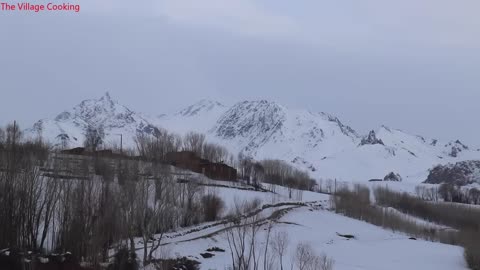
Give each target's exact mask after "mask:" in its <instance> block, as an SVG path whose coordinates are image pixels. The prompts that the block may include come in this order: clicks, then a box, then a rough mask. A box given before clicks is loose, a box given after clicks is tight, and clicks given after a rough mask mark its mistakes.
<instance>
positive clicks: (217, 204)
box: [202, 194, 225, 221]
mask: <svg viewBox="0 0 480 270" xmlns="http://www.w3.org/2000/svg"><path fill="white" fill-rule="evenodd" d="M202 206H203V216H204V220H205V221H215V220H217V219H218V217H219V216H220V214H221V212H222V210H223V209H224V207H225V204H224V202H223V200H222V198H220V197H218V196H216V195H211V194H210V195H205V196H203V197H202Z"/></svg>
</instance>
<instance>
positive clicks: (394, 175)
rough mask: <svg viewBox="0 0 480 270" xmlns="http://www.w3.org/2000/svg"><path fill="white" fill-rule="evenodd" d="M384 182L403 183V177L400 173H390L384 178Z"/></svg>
mask: <svg viewBox="0 0 480 270" xmlns="http://www.w3.org/2000/svg"><path fill="white" fill-rule="evenodd" d="M383 181H395V182H401V181H402V177H401V176H400V174H398V173H394V172H390V173H388V174H387V175H385V177H384V178H383Z"/></svg>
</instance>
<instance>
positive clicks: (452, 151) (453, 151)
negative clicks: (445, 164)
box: [445, 140, 468, 157]
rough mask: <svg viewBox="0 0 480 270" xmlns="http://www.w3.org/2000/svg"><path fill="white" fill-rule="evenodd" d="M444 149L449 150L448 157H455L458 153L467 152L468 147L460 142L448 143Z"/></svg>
mask: <svg viewBox="0 0 480 270" xmlns="http://www.w3.org/2000/svg"><path fill="white" fill-rule="evenodd" d="M445 147H447V148H449V152H448V155H449V156H451V157H457V156H458V154H459V153H460V152H462V151H464V150H468V146H466V145H464V144H463V143H462V142H460V140H456V141H454V142H450V143H448V144H446V145H445Z"/></svg>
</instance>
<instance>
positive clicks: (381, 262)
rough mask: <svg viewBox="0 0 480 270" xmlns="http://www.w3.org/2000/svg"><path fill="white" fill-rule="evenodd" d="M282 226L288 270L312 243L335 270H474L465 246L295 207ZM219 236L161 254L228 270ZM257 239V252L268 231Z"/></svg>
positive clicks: (182, 244)
mask: <svg viewBox="0 0 480 270" xmlns="http://www.w3.org/2000/svg"><path fill="white" fill-rule="evenodd" d="M280 222H281V223H276V224H275V225H274V227H273V229H272V234H274V233H275V232H279V231H282V232H287V234H288V235H289V245H288V248H287V251H286V253H285V258H284V265H285V266H286V267H285V268H286V269H290V265H291V264H292V263H293V254H294V253H295V248H296V246H297V244H299V243H308V244H310V245H311V246H312V247H313V248H314V249H315V251H316V252H317V253H318V254H321V253H326V254H327V255H328V256H329V257H330V258H332V259H333V260H334V261H335V264H334V269H335V270H351V269H365V270H367V269H368V270H383V269H392V270H403V269H425V270H430V269H431V270H443V269H445V270H450V269H458V270H462V269H465V270H466V269H468V268H467V267H466V265H465V262H464V259H463V249H462V248H460V247H456V246H450V245H444V244H439V243H433V242H428V241H422V240H416V241H415V240H409V239H408V236H407V235H403V234H399V233H393V232H391V231H388V230H384V229H382V228H379V227H376V226H373V225H370V224H367V223H364V222H361V221H357V220H354V219H350V218H347V217H344V216H341V215H337V214H335V213H332V212H329V211H325V210H312V209H309V208H307V207H300V208H295V209H293V210H291V211H289V212H288V213H287V214H286V215H285V216H284V217H282V218H281V219H280ZM222 227H224V226H222ZM222 227H220V228H219V229H221V228H222ZM215 231H216V229H214V228H210V229H209V231H208V232H206V233H205V234H202V233H201V232H197V234H196V235H195V236H194V237H192V238H190V239H193V240H191V241H188V240H187V241H186V242H182V241H173V242H172V243H171V244H167V245H166V246H165V247H164V248H163V250H162V251H160V252H159V253H157V255H159V256H160V255H162V256H165V257H178V256H187V257H190V258H194V259H196V260H198V261H200V262H201V265H200V267H201V268H200V269H228V266H230V265H231V257H230V253H229V252H230V250H229V245H228V241H227V237H226V235H225V233H218V234H215V233H214V232H215ZM337 232H338V233H344V234H354V235H355V237H356V239H354V240H346V239H343V238H342V237H339V236H338V235H337ZM202 235H206V237H202ZM257 239H258V245H259V246H258V247H257V248H260V247H263V246H264V245H265V240H266V230H260V231H259V235H258V236H257ZM182 240H183V241H185V239H182ZM167 241H168V240H167ZM210 247H220V248H222V249H225V251H226V252H213V253H214V254H215V256H214V257H212V258H208V259H204V258H202V257H201V256H200V253H204V252H205V251H206V249H207V248H210Z"/></svg>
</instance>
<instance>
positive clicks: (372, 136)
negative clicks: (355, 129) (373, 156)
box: [360, 130, 384, 146]
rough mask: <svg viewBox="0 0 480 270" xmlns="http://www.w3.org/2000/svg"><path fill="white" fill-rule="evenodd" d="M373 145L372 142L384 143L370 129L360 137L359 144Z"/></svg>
mask: <svg viewBox="0 0 480 270" xmlns="http://www.w3.org/2000/svg"><path fill="white" fill-rule="evenodd" d="M367 144H370V145H374V144H381V145H384V143H383V141H382V140H381V139H379V138H377V135H376V134H375V131H374V130H371V131H370V132H369V133H368V135H367V136H365V137H363V138H362V141H361V142H360V146H361V145H367Z"/></svg>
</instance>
